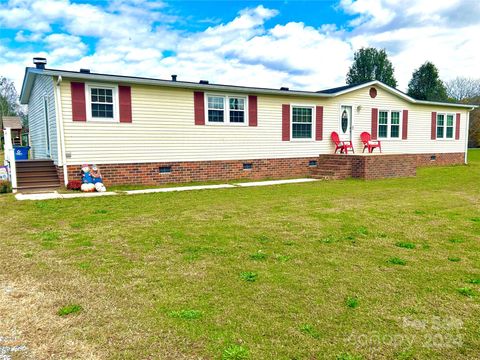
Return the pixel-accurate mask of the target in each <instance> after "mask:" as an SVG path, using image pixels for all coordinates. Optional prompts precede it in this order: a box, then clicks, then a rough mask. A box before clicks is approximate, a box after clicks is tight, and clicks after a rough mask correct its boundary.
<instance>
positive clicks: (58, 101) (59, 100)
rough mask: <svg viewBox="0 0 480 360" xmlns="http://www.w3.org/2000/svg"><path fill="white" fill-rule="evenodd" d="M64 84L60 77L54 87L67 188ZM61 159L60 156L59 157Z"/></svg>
mask: <svg viewBox="0 0 480 360" xmlns="http://www.w3.org/2000/svg"><path fill="white" fill-rule="evenodd" d="M61 83H62V77H61V76H59V77H58V79H57V82H56V86H54V93H55V108H56V109H57V119H58V121H57V126H58V128H57V129H58V135H59V139H60V141H59V144H58V145H59V155H60V154H61V159H62V161H61V165H62V168H63V182H64V185H65V186H66V185H67V184H68V169H67V156H66V152H65V133H64V128H63V111H62V96H61V93H60V84H61ZM59 159H60V156H59Z"/></svg>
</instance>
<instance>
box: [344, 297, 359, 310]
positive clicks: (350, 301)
mask: <svg viewBox="0 0 480 360" xmlns="http://www.w3.org/2000/svg"><path fill="white" fill-rule="evenodd" d="M345 304H346V305H347V306H348V307H349V308H352V309H355V308H356V307H358V304H359V303H358V298H357V297H355V296H349V297H348V298H347V300H345Z"/></svg>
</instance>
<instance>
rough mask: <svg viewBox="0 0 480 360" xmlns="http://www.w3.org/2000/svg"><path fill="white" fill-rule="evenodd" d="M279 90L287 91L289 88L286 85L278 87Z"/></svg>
mask: <svg viewBox="0 0 480 360" xmlns="http://www.w3.org/2000/svg"><path fill="white" fill-rule="evenodd" d="M280 90H282V91H288V90H290V89H289V88H288V87H285V86H282V87H281V88H280Z"/></svg>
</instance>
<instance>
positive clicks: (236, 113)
mask: <svg viewBox="0 0 480 360" xmlns="http://www.w3.org/2000/svg"><path fill="white" fill-rule="evenodd" d="M228 100H229V103H230V122H232V123H243V122H245V99H244V98H236V97H231V98H228Z"/></svg>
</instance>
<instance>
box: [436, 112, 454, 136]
mask: <svg viewBox="0 0 480 360" xmlns="http://www.w3.org/2000/svg"><path fill="white" fill-rule="evenodd" d="M438 115H443V116H444V118H443V137H438V133H437V129H438ZM448 115H451V116H452V117H453V125H452V137H451V138H447V116H448ZM456 116H457V115H456V114H455V113H448V112H437V115H436V118H435V139H436V140H442V141H452V140H455V130H456V129H455V126H456Z"/></svg>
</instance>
